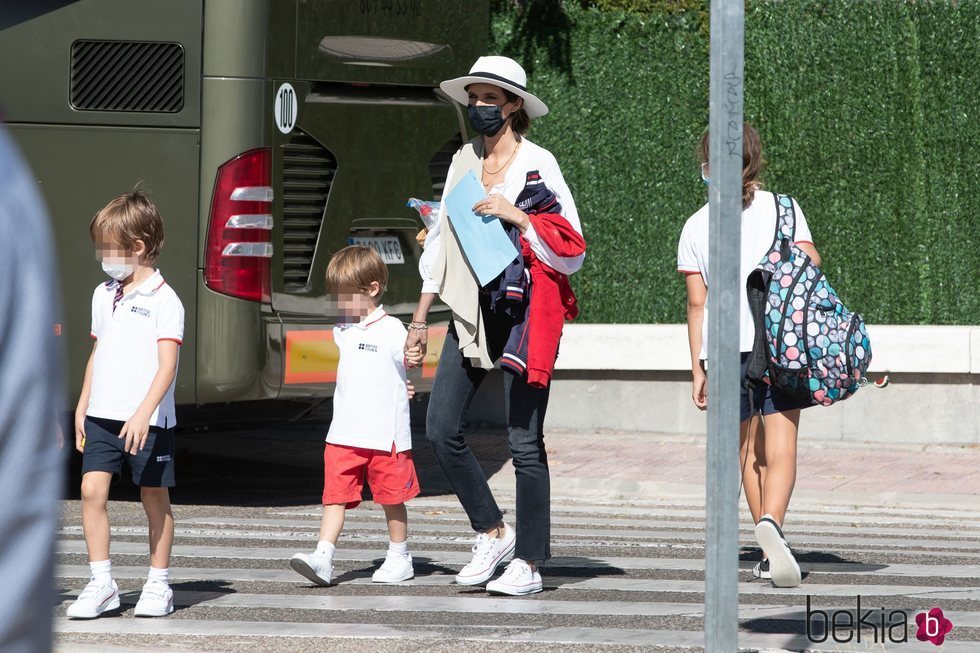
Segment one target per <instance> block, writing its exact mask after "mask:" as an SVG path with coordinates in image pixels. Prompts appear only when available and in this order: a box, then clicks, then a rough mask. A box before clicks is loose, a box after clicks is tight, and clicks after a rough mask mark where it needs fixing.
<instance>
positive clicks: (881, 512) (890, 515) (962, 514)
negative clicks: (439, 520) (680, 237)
mask: <svg viewBox="0 0 980 653" xmlns="http://www.w3.org/2000/svg"><path fill="white" fill-rule="evenodd" d="M495 498H496V499H497V503H498V505H500V506H501V507H505V506H513V505H514V503H515V501H514V498H513V497H504V496H499V495H495ZM368 505H370V504H365V508H367V506H368ZM408 507H409V509H410V510H414V511H418V512H424V511H425V510H435V511H438V510H442V511H444V512H449V513H454V514H457V515H462V514H463V513H462V508H461V507H460V505H459V503H458V502H454V501H451V500H446V501H432V500H428V499H413V500H412V501H410V502H409V503H408ZM321 511H322V509H321V508H320V507H319V506H315V505H311V506H310V507H308V508H302V509H297V510H279V511H275V512H273V513H271V514H275V515H284V516H304V517H311V516H316V517H318V516H319V515H320V513H321ZM358 511H360V512H363V511H364V510H362V509H361V508H358ZM551 512H552V514H571V515H578V516H579V518H581V516H582V515H589V516H590V518H598V519H602V520H603V521H605V520H606V519H608V518H610V517H616V516H619V517H629V516H633V517H636V518H650V517H671V516H673V517H678V518H687V517H691V518H701V519H704V514H705V507H704V505H701V506H684V507H678V506H677V505H676V504H668V505H660V504H652V505H649V506H627V507H622V508H616V507H610V506H605V505H595V504H588V503H583V504H577V503H575V504H565V503H561V502H553V503H552V506H551ZM739 515H740V516H741V517H743V518H748V517H749V513H748V511H747V510H746V509H745V508H740V510H739ZM788 519H790V520H793V521H805V520H808V519H813V520H819V519H834V520H845V521H854V522H864V521H868V522H873V521H875V520H877V519H887V520H893V521H902V520H908V519H917V520H922V521H926V522H940V523H949V524H956V525H960V526H962V525H968V524H970V523H976V520H978V519H980V512H977V511H961V510H952V509H949V510H932V509H930V510H919V509H899V508H875V509H862V508H861V507H847V508H841V507H837V506H834V507H830V506H812V505H807V504H803V503H800V502H797V501H796V500H794V501H793V504H792V509H791V511H790V514H789V515H788Z"/></svg>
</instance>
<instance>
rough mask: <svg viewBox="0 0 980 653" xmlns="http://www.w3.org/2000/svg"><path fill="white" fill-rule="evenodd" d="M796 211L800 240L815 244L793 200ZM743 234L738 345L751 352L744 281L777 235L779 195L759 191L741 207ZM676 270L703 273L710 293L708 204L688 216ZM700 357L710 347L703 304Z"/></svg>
mask: <svg viewBox="0 0 980 653" xmlns="http://www.w3.org/2000/svg"><path fill="white" fill-rule="evenodd" d="M793 209H794V211H795V212H796V234H795V241H796V242H797V243H810V244H813V237H812V236H811V235H810V227H809V226H808V225H807V223H806V218H805V217H803V211H802V210H801V209H800V205H799V204H797V203H796V200H795V199H794V200H793ZM741 231H742V237H741V254H740V259H739V260H740V261H741V263H740V266H741V267H740V273H739V281H738V296H739V300H738V302H739V323H738V331H739V347H740V349H739V350H740V351H743V352H745V351H752V345H753V342H754V340H755V325H754V324H753V322H752V312H751V311H750V310H749V299H748V294H747V293H746V291H745V282H746V281H747V280H748V278H749V274H750V273H751V272H752V270H754V269H755V267H756V266H757V265H759V261H761V260H762V257H763V256H765V255H766V252H768V251H769V248H770V247H771V246H772V241H773V239H774V238H775V236H776V198H775V197H774V196H773V194H772V193H770V192H769V191H766V190H757V191H756V192H755V196H754V197H753V198H752V203H751V204H749V206H748V207H747V208H745V209H743V210H742V230H741ZM677 270H678V271H679V272H682V273H685V274H700V275H701V278H703V279H704V285H705V286H707V287H708V292H709V293H710V292H711V284H710V283H709V281H708V205H707V204H705V205H704V206H702V207H701V209H700V210H699V211H698V212H697V213H695V214H694V215H692V216H691V217H690V218H688V219H687V223H685V225H684V230H683V231H682V232H681V238H680V241H679V242H678V243H677ZM701 342H702V349H701V358H702V359H704V358H707V355H706V352H707V350H708V307H707V305H705V307H704V322H703V323H702V325H701Z"/></svg>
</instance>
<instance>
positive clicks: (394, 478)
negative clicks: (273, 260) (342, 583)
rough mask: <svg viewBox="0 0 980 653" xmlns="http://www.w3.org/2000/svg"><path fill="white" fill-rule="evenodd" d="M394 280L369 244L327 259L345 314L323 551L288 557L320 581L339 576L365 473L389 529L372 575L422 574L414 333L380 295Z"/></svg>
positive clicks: (327, 466)
mask: <svg viewBox="0 0 980 653" xmlns="http://www.w3.org/2000/svg"><path fill="white" fill-rule="evenodd" d="M387 283H388V270H387V268H386V267H385V264H384V261H382V260H381V256H379V255H378V253H377V252H375V251H374V250H373V249H371V248H369V247H363V246H359V245H354V246H351V247H347V248H345V249H342V250H341V251H339V252H337V253H336V254H335V255H334V256H333V258H332V259H330V264H329V265H328V266H327V286H328V288H330V290H331V292H333V293H335V294H336V296H337V301H338V305H339V308H340V316H341V317H340V319H338V323H337V326H335V327H334V330H333V337H334V342H336V343H337V347H338V348H339V349H340V363H339V365H338V367H337V387H336V389H335V390H334V397H333V420H332V421H331V423H330V430H329V432H328V433H327V444H326V447H325V449H324V452H323V519H322V520H321V522H320V541H319V543H318V544H317V547H316V551H314V552H313V553H309V554H308V553H297V554H296V555H294V556H293V557H292V558H291V559H290V561H289V566H290V567H292V568H293V569H294V570H295V571H296V572H298V573H299V574H301V575H302V576H304V577H306V578H308V579H309V580H310V581H312V582H313V583H315V584H317V585H323V586H326V585H329V584H330V582H331V580H332V577H333V556H334V552H335V551H336V544H337V538H338V537H339V536H340V532H341V530H342V529H343V527H344V514H345V512H346V510H347V509H348V508H354V507H356V506H357V505H358V504H359V503H360V502H361V491H362V490H363V485H364V479H365V477H366V478H367V482H368V484H369V485H370V486H371V493H372V495H373V496H374V502H375V503H377V504H380V505H382V506H383V507H384V511H385V518H386V519H387V522H388V534H389V537H390V543H389V544H388V553H387V556H386V557H385V561H384V564H382V565H381V567H380V568H379V569H378V570H377V571H375V572H374V575H373V576H372V578H371V580H373V581H374V582H376V583H398V582H401V581H405V580H408V579H410V578H412V577H414V575H415V571H414V569H413V567H412V556H410V555H409V554H408V542H407V538H408V511H407V510H406V509H405V502H406V501H408V500H409V499H411V498H413V497H415V496H418V493H419V484H418V479H417V478H416V476H415V465H414V463H413V462H412V451H411V449H412V432H411V427H410V424H409V414H408V399H409V386H408V379H407V376H406V372H405V358H406V355H405V353H404V345H405V337H406V335H407V333H406V331H405V327H404V326H403V325H402V323H401V322H400V321H399V320H398V319H396V318H394V317H392V316H390V315H387V314H386V313H385V310H384V307H383V306H381V305H380V304H379V303H378V299H379V298H380V296H381V294H382V293H383V292H384V289H385V286H386V285H387ZM408 359H409V360H411V361H412V362H413V364H418V363H421V360H422V353H421V349H418V348H417V349H413V350H412V351H410V352H409V354H408Z"/></svg>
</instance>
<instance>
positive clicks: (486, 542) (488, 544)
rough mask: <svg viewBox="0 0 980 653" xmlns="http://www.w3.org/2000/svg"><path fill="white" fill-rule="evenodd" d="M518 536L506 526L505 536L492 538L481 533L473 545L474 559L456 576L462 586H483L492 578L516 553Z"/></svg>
mask: <svg viewBox="0 0 980 653" xmlns="http://www.w3.org/2000/svg"><path fill="white" fill-rule="evenodd" d="M516 542H517V534H516V533H514V529H513V528H511V527H510V526H506V525H505V526H504V536H503V537H502V538H499V537H490V536H489V535H487V534H486V533H480V534H479V535H477V537H476V544H474V545H473V559H472V560H471V561H470V563H469V564H468V565H466V566H465V567H463V568H462V569H461V570H460V572H459V573H458V574H456V582H457V583H459V584H460V585H481V584H483V583H485V582H487V581H488V580H490V579H491V578H493V575H494V573H495V572H496V571H497V566H498V565H500V563H501V562H503V561H504V559H506V558H507V556H509V555H511V554H512V553H513V552H514V546H515V544H516Z"/></svg>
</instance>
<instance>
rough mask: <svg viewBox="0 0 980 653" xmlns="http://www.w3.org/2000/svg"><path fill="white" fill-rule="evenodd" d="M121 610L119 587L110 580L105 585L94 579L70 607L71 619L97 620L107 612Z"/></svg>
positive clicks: (69, 615) (69, 614) (69, 616)
mask: <svg viewBox="0 0 980 653" xmlns="http://www.w3.org/2000/svg"><path fill="white" fill-rule="evenodd" d="M117 608H119V586H118V585H116V581H114V580H110V581H109V584H108V585H104V584H102V583H100V582H98V581H97V580H95V579H94V578H93V579H92V580H90V581H89V582H88V585H86V586H85V589H83V590H82V593H81V594H79V595H78V598H77V599H76V600H75V602H74V603H72V604H71V605H69V606H68V612H67V614H68V618H69V619H95V618H96V617H98V616H99V615H101V614H102V613H103V612H105V611H106V610H116V609H117Z"/></svg>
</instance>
